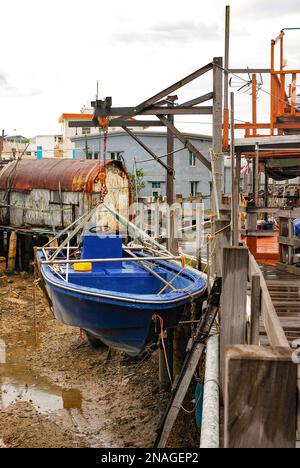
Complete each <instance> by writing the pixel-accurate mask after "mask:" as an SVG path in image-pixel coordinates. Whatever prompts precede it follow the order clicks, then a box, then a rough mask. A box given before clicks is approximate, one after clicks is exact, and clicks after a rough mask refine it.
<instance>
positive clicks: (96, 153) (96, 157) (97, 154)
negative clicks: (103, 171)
mask: <svg viewBox="0 0 300 468" xmlns="http://www.w3.org/2000/svg"><path fill="white" fill-rule="evenodd" d="M94 159H99V153H98V152H97V151H95V153H94Z"/></svg>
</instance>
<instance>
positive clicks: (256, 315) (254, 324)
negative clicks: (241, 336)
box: [249, 275, 261, 346]
mask: <svg viewBox="0 0 300 468" xmlns="http://www.w3.org/2000/svg"><path fill="white" fill-rule="evenodd" d="M251 280H252V281H251V322H250V343H249V344H252V345H257V346H258V345H259V320H260V316H261V313H260V312H261V287H260V275H252V277H251Z"/></svg>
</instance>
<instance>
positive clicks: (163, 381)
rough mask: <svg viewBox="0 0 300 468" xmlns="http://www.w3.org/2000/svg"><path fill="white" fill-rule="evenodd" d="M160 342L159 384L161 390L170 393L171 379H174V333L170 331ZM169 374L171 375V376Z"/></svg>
mask: <svg viewBox="0 0 300 468" xmlns="http://www.w3.org/2000/svg"><path fill="white" fill-rule="evenodd" d="M164 346H165V350H164V347H163V343H162V340H161V339H160V340H159V384H160V388H161V389H163V390H167V391H169V390H170V389H171V386H172V385H171V381H170V377H171V379H173V331H172V330H170V329H169V330H168V331H167V335H166V337H165V340H164ZM169 372H170V374H171V375H169Z"/></svg>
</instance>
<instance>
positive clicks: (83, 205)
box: [0, 159, 131, 232]
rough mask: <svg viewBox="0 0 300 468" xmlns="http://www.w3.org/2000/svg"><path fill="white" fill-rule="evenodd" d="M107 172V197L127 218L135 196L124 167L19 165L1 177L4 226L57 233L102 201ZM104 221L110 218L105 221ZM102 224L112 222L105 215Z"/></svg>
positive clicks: (79, 163)
mask: <svg viewBox="0 0 300 468" xmlns="http://www.w3.org/2000/svg"><path fill="white" fill-rule="evenodd" d="M104 170H105V172H106V175H107V179H106V185H107V188H108V195H107V196H106V198H105V202H107V203H111V204H112V205H113V206H114V208H115V209H116V210H118V211H120V212H121V213H123V214H125V215H126V213H128V210H129V206H130V202H131V190H130V181H129V177H128V174H127V172H126V170H125V168H124V166H123V164H122V163H121V162H120V161H107V162H106V163H105V167H104V164H103V163H100V162H99V161H96V160H95V161H94V160H93V161H81V160H67V159H66V160H62V159H60V160H57V159H41V160H18V161H15V162H13V163H11V164H9V165H7V166H6V167H4V168H3V169H2V171H1V172H0V225H2V226H12V227H15V228H20V227H25V228H29V229H30V228H31V229H33V228H47V229H49V228H50V229H51V230H52V231H54V232H55V231H56V230H59V229H61V228H64V227H66V226H68V225H69V224H71V223H72V222H73V221H75V219H77V218H79V217H80V216H82V215H83V214H84V213H86V212H87V210H88V209H89V208H91V207H92V206H94V205H95V204H96V203H97V201H99V192H100V187H101V183H100V181H99V174H100V173H101V172H103V171H104ZM103 216H104V217H105V216H106V217H107V218H106V219H104V220H103ZM101 217H102V222H103V224H106V225H110V224H113V223H114V219H113V218H112V217H111V216H110V215H108V214H107V215H103V213H102V214H101Z"/></svg>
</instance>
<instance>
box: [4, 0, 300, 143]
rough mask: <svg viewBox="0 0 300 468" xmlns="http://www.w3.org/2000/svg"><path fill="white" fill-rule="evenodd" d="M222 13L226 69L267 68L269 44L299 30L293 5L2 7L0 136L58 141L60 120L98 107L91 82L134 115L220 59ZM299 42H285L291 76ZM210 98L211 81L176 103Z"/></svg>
mask: <svg viewBox="0 0 300 468" xmlns="http://www.w3.org/2000/svg"><path fill="white" fill-rule="evenodd" d="M228 3H230V5H231V7H232V10H231V20H232V35H231V66H234V67H244V66H258V67H260V66H261V67H269V60H270V40H271V39H272V38H274V37H276V36H277V34H278V33H279V32H280V30H281V29H282V28H284V27H297V26H299V27H300V3H299V0H285V1H282V0H248V1H245V0H242V1H241V0H231V2H229V1H228V0H227V1H225V0H211V1H201V0H185V1H182V0H151V1H147V2H146V1H142V0H129V1H127V2H126V1H123V0H114V1H113V2H104V1H101V0H85V1H82V0H80V1H79V0H72V1H70V0H51V1H41V0H27V1H26V2H25V1H24V0H10V1H9V2H8V1H7V2H2V4H1V28H0V40H1V60H0V128H4V129H5V130H6V133H9V134H13V133H14V131H15V132H16V134H22V135H25V136H29V137H30V136H34V135H36V134H51V133H58V132H60V125H59V124H58V118H59V116H60V115H61V114H62V113H63V112H79V111H80V108H81V106H82V105H83V104H87V103H88V102H89V101H90V100H91V99H94V97H95V93H96V81H97V80H99V85H100V96H101V97H104V96H112V97H113V104H114V105H116V106H122V105H137V104H138V103H140V102H142V101H143V100H145V99H146V98H147V97H150V96H151V95H152V94H154V93H156V92H157V91H159V90H161V89H163V88H165V87H166V86H168V85H169V84H172V83H173V82H175V81H177V80H178V79H180V78H182V77H184V76H185V75H187V74H189V73H191V72H192V71H194V70H196V69H197V68H200V67H201V66H203V65H205V64H206V63H208V62H210V61H211V60H212V58H213V57H214V56H222V55H223V49H224V45H223V43H224V9H225V5H226V4H228ZM299 39H300V31H299V33H298V31H295V32H290V33H288V34H287V52H286V53H287V58H288V62H289V65H291V66H297V68H300V66H299V65H300V63H299V62H300V61H299ZM268 87H269V84H268V82H267V80H266V81H265V83H264V88H265V89H266V90H268ZM210 88H211V84H210V82H209V77H207V78H205V79H201V78H200V79H199V80H198V81H196V82H195V83H193V85H191V86H189V87H186V88H184V90H183V91H181V92H180V93H179V96H180V99H181V102H183V100H187V99H189V98H190V97H196V96H199V95H201V94H204V93H205V92H207V91H208V90H210ZM259 105H260V120H263V119H267V118H268V102H267V95H265V96H264V95H263V93H262V94H261V97H260V101H259ZM236 106H237V110H236V117H237V118H238V119H241V120H243V119H249V116H250V114H249V113H248V109H249V111H250V107H249V106H250V97H249V96H248V95H245V94H242V93H238V92H236ZM183 120H184V121H185V122H189V123H187V124H182V123H181V122H182V121H183ZM177 121H178V127H180V128H181V129H183V130H186V131H194V132H202V133H210V131H211V130H210V126H209V125H207V124H206V122H209V118H208V117H203V118H201V121H202V124H200V123H199V124H195V123H193V122H195V121H197V119H196V118H195V117H191V116H188V117H180V118H178V119H177Z"/></svg>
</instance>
